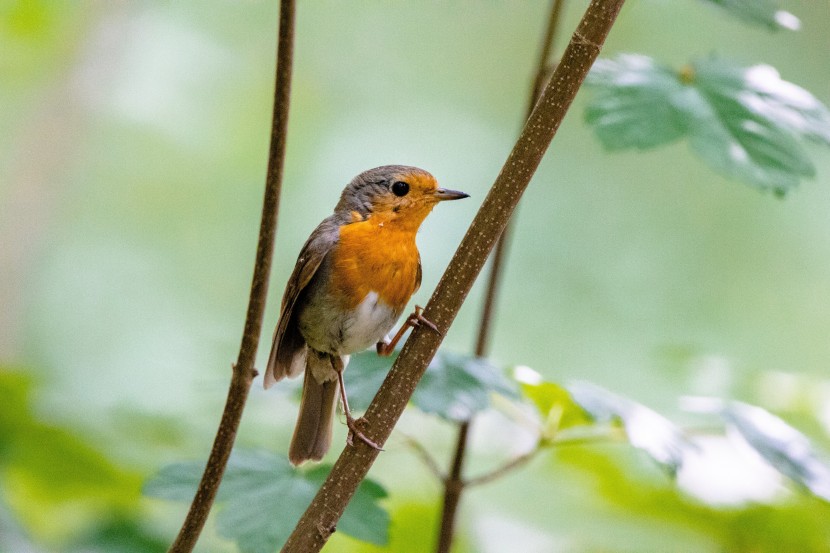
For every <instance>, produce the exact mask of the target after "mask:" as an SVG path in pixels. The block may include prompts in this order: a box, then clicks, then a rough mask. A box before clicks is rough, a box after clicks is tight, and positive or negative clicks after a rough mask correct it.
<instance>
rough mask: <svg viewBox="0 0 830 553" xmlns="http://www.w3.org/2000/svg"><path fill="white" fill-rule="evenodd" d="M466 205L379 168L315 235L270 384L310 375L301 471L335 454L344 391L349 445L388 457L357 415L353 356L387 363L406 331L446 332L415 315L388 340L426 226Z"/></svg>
mask: <svg viewBox="0 0 830 553" xmlns="http://www.w3.org/2000/svg"><path fill="white" fill-rule="evenodd" d="M467 197H469V195H468V194H465V193H464V192H458V191H456V190H447V189H445V188H439V187H438V183H437V181H436V180H435V177H433V176H432V175H431V174H429V173H428V172H426V171H424V170H423V169H418V168H417V167H407V166H404V165H386V166H383V167H376V168H375V169H370V170H368V171H365V172H363V173H361V174H359V175H358V176H356V177H355V178H354V179H353V180H352V181H351V182H350V183H349V184H348V185H347V186H346V188H345V189H344V190H343V193H342V194H341V196H340V201H339V202H338V204H337V205H336V206H335V208H334V213H333V214H332V215H330V216H329V217H327V218H326V219H324V220H323V222H321V223H320V225H319V226H318V227H317V228H316V229H314V232H312V233H311V236H309V238H308V240H307V241H306V243H305V245H304V246H303V249H302V250H301V251H300V255H299V258H298V259H297V264H296V265H295V266H294V271H293V272H292V273H291V277H290V278H289V279H288V283H287V284H286V287H285V293H284V294H283V298H282V309H281V311H280V318H279V321H278V322H277V327H276V330H274V340H273V345H272V346H271V355H270V356H269V358H268V367H267V369H266V372H265V382H264V384H265V388H269V387H270V386H271V385H273V384H274V383H275V382H278V381H280V380H282V379H283V378H285V377H286V376H288V377H295V376H297V375H299V374H300V373H301V372H303V370H305V378H304V381H303V394H302V400H301V402H300V413H299V415H298V417H297V425H296V427H295V429H294V436H293V437H292V438H291V445H290V447H289V452H288V459H289V460H290V461H291V462H292V463H293V464H294V465H299V464H300V463H302V462H304V461H306V460H309V459H313V460H316V461H319V460H320V459H322V458H323V456H324V455H325V454H326V452H327V451H328V449H329V447H330V446H331V434H332V418H333V414H334V410H335V407H336V402H337V392H338V390H339V392H340V398H341V401H342V403H343V411H344V413H345V415H346V425H347V426H348V427H349V440H348V441H349V443H350V444H351V443H352V437H353V436H357V437H358V438H359V439H360V440H362V441H363V442H365V443H367V444H368V445H370V446H371V447H374V448H376V449H380V447H378V445H377V444H375V443H374V442H373V441H372V440H370V439H369V438H367V437H366V436H365V435H364V434H363V433H362V432H361V431H360V429H359V428H358V427H357V425H356V421H355V419H354V418H353V417H352V414H351V411H350V410H349V402H348V399H347V397H346V387H345V385H344V383H343V370H344V369H345V368H346V365H347V364H348V363H349V355H350V354H352V353H357V352H359V351H363V350H365V349H366V348H368V347H370V346H372V345H373V344H374V345H376V348H377V352H378V354H379V355H389V354H391V353H392V351H393V350H394V348H395V344H396V343H397V342H398V341H399V340H400V339H401V337H402V336H403V334H404V332H405V331H406V329H407V328H410V327H414V326H418V325H420V324H424V325H425V326H427V327H429V328H431V329H432V330H434V331H435V332H439V331H438V329H437V328H436V327H435V325H434V324H432V323H431V322H429V321H428V320H427V319H426V318H424V317H423V316H422V315H421V308H420V307H416V308H415V312H414V313H413V314H411V315H410V316H409V317H408V318H407V319H406V322H405V323H404V325H403V326H402V327H401V329H400V330H399V331H398V332H397V333H396V334H395V336H394V337H392V338H391V339H389V337H388V333H389V331H391V330H392V327H394V326H395V323H396V322H397V320H398V318H400V316H401V314H402V312H403V310H404V309H405V308H406V304H407V303H408V302H409V299H410V298H411V297H412V294H414V293H415V291H417V290H418V287H419V286H420V284H421V258H420V254H419V253H418V248H417V246H416V245H415V234H416V233H417V232H418V228H419V227H420V226H421V223H422V222H423V221H424V219H425V218H426V216H427V215H429V213H430V211H432V208H433V207H435V205H436V204H438V203H439V202H441V201H444V200H459V199H461V198H467ZM439 333H440V332H439Z"/></svg>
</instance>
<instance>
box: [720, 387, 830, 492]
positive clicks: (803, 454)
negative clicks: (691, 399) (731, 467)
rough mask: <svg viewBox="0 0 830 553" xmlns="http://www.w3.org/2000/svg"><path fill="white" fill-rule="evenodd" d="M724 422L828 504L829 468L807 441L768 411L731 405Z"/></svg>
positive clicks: (771, 461)
mask: <svg viewBox="0 0 830 553" xmlns="http://www.w3.org/2000/svg"><path fill="white" fill-rule="evenodd" d="M723 416H724V419H726V421H727V422H728V423H729V424H730V425H731V426H732V427H733V428H734V429H735V430H737V432H738V433H739V434H740V435H741V436H742V437H743V438H744V440H746V442H747V443H749V445H750V446H752V448H753V449H755V451H757V452H758V453H759V454H760V455H761V457H763V458H764V459H766V461H767V462H768V463H769V464H770V465H772V466H773V467H775V468H776V469H777V470H778V471H779V472H780V473H781V474H783V475H785V476H787V477H788V478H790V479H792V480H793V481H794V482H796V483H797V484H799V485H800V486H802V487H804V488H805V489H807V490H809V491H810V492H811V493H812V494H813V495H815V496H817V497H820V498H822V499H824V500H825V501H830V466H828V465H827V464H825V463H823V462H822V461H821V460H819V458H818V457H817V456H816V454H815V452H814V451H813V447H812V445H811V443H810V440H809V439H808V438H807V436H805V435H804V434H802V433H801V432H799V431H798V430H796V429H795V428H793V427H792V426H790V425H789V424H787V423H786V422H784V421H783V420H781V419H780V418H778V417H776V416H775V415H773V414H772V413H770V412H769V411H767V410H765V409H762V408H760V407H757V406H754V405H748V404H746V403H741V402H737V401H736V402H732V403H731V404H730V405H729V406H728V407H727V408H726V409H725V410H724V411H723Z"/></svg>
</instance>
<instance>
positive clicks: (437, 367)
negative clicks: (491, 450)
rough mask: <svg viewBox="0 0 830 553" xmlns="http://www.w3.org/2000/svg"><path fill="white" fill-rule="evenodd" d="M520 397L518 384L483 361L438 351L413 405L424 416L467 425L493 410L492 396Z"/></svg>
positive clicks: (419, 385) (419, 384)
mask: <svg viewBox="0 0 830 553" xmlns="http://www.w3.org/2000/svg"><path fill="white" fill-rule="evenodd" d="M492 393H497V394H501V395H504V396H508V397H518V390H517V387H516V384H515V383H514V382H513V381H512V380H510V379H508V378H507V377H506V376H505V374H504V372H503V371H502V370H501V369H500V368H498V367H496V366H495V365H493V364H492V363H490V362H489V361H488V360H486V359H483V358H480V357H472V356H469V355H461V354H457V353H450V352H442V351H439V352H438V354H437V355H436V356H435V358H434V359H433V360H432V362H431V363H430V364H429V366H428V367H427V370H426V372H425V373H424V377H423V378H422V379H421V382H420V383H418V387H417V388H416V389H415V393H414V394H413V396H412V402H413V403H414V404H415V406H416V407H418V409H420V410H421V411H423V412H425V413H435V414H436V415H438V416H439V417H441V418H443V419H446V420H449V421H466V420H469V419H470V417H472V416H473V415H475V414H476V413H477V412H479V411H483V410H484V409H487V408H488V407H489V406H490V394H492Z"/></svg>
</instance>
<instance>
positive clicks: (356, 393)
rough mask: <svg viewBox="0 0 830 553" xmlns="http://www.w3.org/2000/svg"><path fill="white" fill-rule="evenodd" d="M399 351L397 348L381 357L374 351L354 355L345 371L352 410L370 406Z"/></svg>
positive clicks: (344, 375)
mask: <svg viewBox="0 0 830 553" xmlns="http://www.w3.org/2000/svg"><path fill="white" fill-rule="evenodd" d="M399 353H400V350H396V351H395V352H394V353H392V355H390V356H389V357H381V356H380V355H378V354H377V353H375V352H373V351H364V352H361V353H356V354H354V355H352V357H351V359H350V360H349V366H348V367H346V372H345V373H343V378H344V379H345V381H346V393H348V394H349V406H350V407H351V408H352V410H355V411H365V410H366V408H367V407H369V404H370V403H371V402H372V399H373V398H374V397H375V394H377V393H378V390H379V389H380V385H381V384H383V380H384V379H385V378H386V375H387V374H388V373H389V369H391V368H392V363H394V362H395V359H397V358H398V354H399Z"/></svg>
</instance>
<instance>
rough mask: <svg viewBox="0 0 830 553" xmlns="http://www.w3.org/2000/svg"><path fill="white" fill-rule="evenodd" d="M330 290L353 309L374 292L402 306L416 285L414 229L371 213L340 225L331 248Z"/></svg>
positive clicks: (416, 254)
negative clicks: (338, 234)
mask: <svg viewBox="0 0 830 553" xmlns="http://www.w3.org/2000/svg"><path fill="white" fill-rule="evenodd" d="M331 255H332V256H333V257H332V262H333V266H332V271H333V275H332V277H333V278H332V279H331V285H332V292H333V293H334V294H335V295H337V296H338V297H340V298H342V299H343V303H344V307H345V308H348V309H353V308H355V307H357V305H358V304H359V303H360V302H361V301H362V300H363V298H365V297H366V294H368V293H369V292H372V291H374V292H377V294H378V296H379V297H380V299H381V300H382V301H383V302H384V303H385V304H387V305H388V306H389V307H391V308H392V309H394V310H396V311H399V310H403V308H404V307H405V306H406V303H407V302H408V301H409V298H410V297H411V296H412V294H413V292H414V291H415V288H416V287H417V285H418V283H417V278H418V277H417V275H418V262H419V258H418V248H417V247H416V246H415V231H414V230H410V229H405V228H400V227H399V226H398V225H395V224H390V223H389V222H388V221H386V222H383V221H379V220H378V219H377V218H376V217H370V218H369V219H367V220H365V221H360V222H357V223H351V224H349V225H344V226H342V227H340V240H339V242H338V244H337V246H335V248H334V249H333V250H332V253H331Z"/></svg>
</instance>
